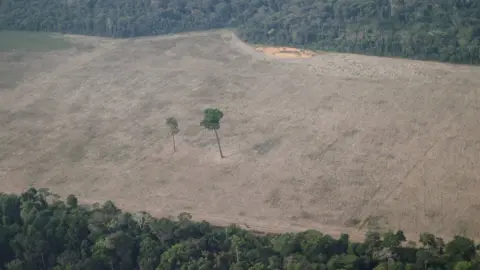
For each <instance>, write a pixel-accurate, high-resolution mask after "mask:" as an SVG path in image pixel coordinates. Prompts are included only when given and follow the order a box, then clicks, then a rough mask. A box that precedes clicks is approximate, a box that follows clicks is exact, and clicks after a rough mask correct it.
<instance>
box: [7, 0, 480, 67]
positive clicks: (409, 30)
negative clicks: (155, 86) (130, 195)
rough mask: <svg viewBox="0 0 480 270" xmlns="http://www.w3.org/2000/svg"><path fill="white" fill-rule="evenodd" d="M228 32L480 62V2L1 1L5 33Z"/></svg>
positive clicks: (340, 48)
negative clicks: (25, 31)
mask: <svg viewBox="0 0 480 270" xmlns="http://www.w3.org/2000/svg"><path fill="white" fill-rule="evenodd" d="M225 27H228V28H236V29H237V32H238V34H239V35H240V36H241V37H242V38H243V39H245V40H248V41H249V42H252V43H264V44H267V43H270V44H276V45H293V46H297V47H304V48H310V49H318V50H331V51H341V52H354V53H364V54H372V55H381V56H396V57H408V58H414V59H425V60H438V61H449V62H458V63H480V39H479V38H480V1H476V0H188V1H187V0H58V1H52V0H1V1H0V29H9V30H30V31H54V32H55V31H57V32H64V33H73V34H84V35H99V36H109V37H135V36H148V35H159V34H167V33H176V32H183V31H195V30H207V29H215V28H225Z"/></svg>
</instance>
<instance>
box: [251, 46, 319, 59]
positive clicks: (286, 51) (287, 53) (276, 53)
mask: <svg viewBox="0 0 480 270" xmlns="http://www.w3.org/2000/svg"><path fill="white" fill-rule="evenodd" d="M255 50H256V51H257V52H263V53H264V54H266V55H268V56H273V57H277V58H282V59H285V58H286V59H290V58H295V59H297V58H300V59H302V58H310V57H313V56H315V55H316V54H315V53H314V52H312V51H309V50H302V49H297V48H291V47H257V48H256V49H255Z"/></svg>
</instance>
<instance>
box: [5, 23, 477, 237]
mask: <svg viewBox="0 0 480 270" xmlns="http://www.w3.org/2000/svg"><path fill="white" fill-rule="evenodd" d="M72 38H74V39H76V40H77V41H79V42H80V41H81V42H84V43H88V44H92V45H93V46H94V48H93V49H89V50H84V51H78V50H73V49H72V50H70V51H64V52H52V53H46V54H44V55H42V57H41V58H35V59H34V60H32V61H31V66H32V68H30V69H28V70H27V73H26V74H27V75H26V76H25V77H24V78H23V80H22V81H21V82H20V83H19V84H18V85H17V86H16V87H15V88H8V89H2V90H1V91H0V108H1V109H0V123H1V128H2V129H1V132H0V140H1V146H2V148H1V149H0V150H1V151H0V177H1V180H2V184H3V185H2V190H3V191H19V190H22V189H24V188H26V187H28V186H29V185H34V186H36V187H49V188H50V189H51V190H52V191H54V192H57V193H59V194H61V195H67V194H70V193H73V194H76V195H78V196H79V198H81V199H83V200H84V201H88V202H92V201H98V200H100V201H102V200H107V199H111V200H113V201H115V202H116V203H117V204H118V205H120V206H123V207H125V208H127V209H131V210H146V211H149V212H152V213H154V214H156V215H176V214H178V213H179V212H182V211H187V212H190V213H192V215H193V216H194V218H203V219H206V220H210V221H213V222H216V223H221V224H226V223H230V222H237V221H238V223H239V224H242V223H247V225H248V226H249V227H250V228H252V229H264V230H268V231H287V230H301V229H305V228H317V229H320V230H323V231H325V232H328V233H333V234H337V233H338V232H340V231H345V232H348V233H350V234H352V236H353V238H357V239H358V238H360V237H361V236H362V234H363V230H366V229H368V228H377V227H378V228H381V229H386V228H391V229H398V228H400V229H403V230H405V231H407V232H409V233H410V235H415V234H417V233H419V232H423V231H429V232H432V233H435V234H438V235H441V236H450V235H453V234H458V233H459V234H465V235H467V236H469V237H473V238H477V239H479V238H480V235H479V234H480V229H479V228H480V226H479V225H480V220H479V218H478V217H479V216H480V197H479V196H478V192H479V191H480V182H479V180H480V179H479V173H480V167H479V166H478V164H479V162H480V157H479V155H480V136H479V135H480V125H479V122H480V117H478V116H479V115H480V114H479V106H480V100H479V99H478V89H479V86H480V71H479V68H477V67H468V66H453V65H447V64H439V63H429V62H418V61H408V60H402V59H388V58H378V57H367V56H357V55H348V54H321V55H318V56H316V57H313V58H310V59H301V60H288V61H287V60H286V61H283V60H274V59H270V58H268V57H266V56H265V55H264V54H263V53H261V52H257V51H255V49H254V48H252V47H250V46H248V45H246V44H244V43H242V42H241V41H239V40H238V39H237V38H235V37H234V36H232V35H231V33H229V32H213V33H195V34H185V35H179V36H168V37H158V38H140V39H132V40H109V39H98V38H86V37H72ZM3 59H4V61H5V59H6V58H5V57H4V58H3ZM0 61H1V60H0ZM24 61H26V60H24ZM42 64H44V65H42ZM38 71H43V73H40V72H38ZM209 106H217V107H219V108H220V109H221V110H223V111H224V113H225V117H224V121H223V123H222V128H221V130H220V132H219V134H220V136H221V140H222V145H223V147H224V152H225V155H226V156H227V158H226V159H224V160H221V159H220V158H219V157H218V152H217V148H216V144H215V137H214V135H213V134H212V133H211V132H207V131H204V130H202V129H201V127H200V126H199V122H200V120H201V117H202V110H203V109H204V108H206V107H209ZM168 116H175V117H177V119H178V120H179V124H180V129H181V132H180V134H179V136H178V149H179V152H178V153H175V154H172V147H171V144H170V138H169V137H168V131H167V128H166V126H165V125H164V119H165V118H166V117H168ZM360 228H361V230H359V229H360ZM413 240H416V239H413Z"/></svg>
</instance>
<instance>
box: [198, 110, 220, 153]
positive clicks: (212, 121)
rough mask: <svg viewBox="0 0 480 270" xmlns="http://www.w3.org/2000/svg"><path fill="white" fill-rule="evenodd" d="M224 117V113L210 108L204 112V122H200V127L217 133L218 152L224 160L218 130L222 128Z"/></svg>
mask: <svg viewBox="0 0 480 270" xmlns="http://www.w3.org/2000/svg"><path fill="white" fill-rule="evenodd" d="M222 117H223V113H222V111H220V110H219V109H217V108H208V109H205V110H204V111H203V120H202V122H200V125H201V126H202V127H204V128H206V129H208V130H213V131H214V132H215V137H216V138H217V144H218V151H219V152H220V157H221V158H224V156H223V153H222V147H221V146H220V139H219V138H218V133H217V129H219V128H220V120H221V119H222Z"/></svg>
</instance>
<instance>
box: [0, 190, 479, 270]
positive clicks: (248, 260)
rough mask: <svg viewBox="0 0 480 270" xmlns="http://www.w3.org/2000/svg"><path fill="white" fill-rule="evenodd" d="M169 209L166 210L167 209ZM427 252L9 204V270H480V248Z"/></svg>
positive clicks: (96, 209)
mask: <svg viewBox="0 0 480 270" xmlns="http://www.w3.org/2000/svg"><path fill="white" fill-rule="evenodd" d="M159 207H161V205H159ZM419 242H420V243H421V245H420V246H419V247H414V244H412V243H406V239H405V237H404V235H403V233H402V232H401V231H398V232H396V233H393V232H387V233H384V234H379V233H377V232H370V233H367V235H366V238H365V241H364V242H363V243H354V242H351V241H349V237H348V235H346V234H343V235H342V236H341V237H340V238H339V239H334V238H332V237H330V236H328V235H324V234H321V233H320V232H317V231H313V230H311V231H305V232H302V233H286V234H281V235H258V234H252V233H250V232H248V231H245V230H242V229H240V228H238V227H235V226H231V227H228V228H218V227H214V226H212V225H210V224H209V223H207V222H193V221H191V216H190V215H189V214H187V213H183V214H181V215H180V216H179V217H178V220H176V221H173V220H169V219H156V218H153V217H151V216H150V215H148V214H147V213H135V214H131V213H125V212H122V211H121V210H119V209H118V208H117V207H116V206H115V205H114V204H113V203H112V202H111V201H108V202H106V203H105V204H103V205H98V204H95V205H92V206H88V207H86V206H80V205H79V204H78V201H77V199H76V198H75V197H74V196H72V195H70V196H68V197H67V199H66V201H62V200H59V199H58V197H57V196H54V195H53V194H50V193H49V192H48V190H44V189H40V190H36V189H33V188H31V189H29V190H28V191H26V192H25V193H23V194H21V195H18V196H17V195H12V194H3V193H2V194H0V251H1V252H0V269H21V270H29V269H32V270H38V269H55V270H60V269H62V270H63V269H70V270H74V269H79V270H80V269H88V270H96V269H106V270H111V269H128V270H130V269H145V270H147V269H159V270H167V269H172V270H173V269H182V270H183V269H185V270H194V269H198V270H200V269H205V270H213V269H219V270H220V269H225V270H229V269H232V270H233V269H239V270H240V269H249V270H267V269H268V270H274V269H286V270H297V269H298V270H315V269H319V270H336V269H338V270H340V269H343V270H355V269H359V270H360V269H361V270H363V269H375V270H384V269H385V270H387V269H388V270H390V269H392V270H410V269H411V270H416V269H418V270H420V269H421V270H427V269H429V270H443V269H445V270H446V269H453V270H474V269H479V267H480V256H479V255H478V254H477V247H476V246H475V244H474V242H473V241H472V240H470V239H467V238H464V237H460V236H457V237H455V238H454V239H453V240H452V241H450V242H449V243H446V244H445V243H444V242H443V240H442V239H440V238H437V237H435V236H433V235H431V234H427V233H425V234H422V235H421V236H420V241H419Z"/></svg>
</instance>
